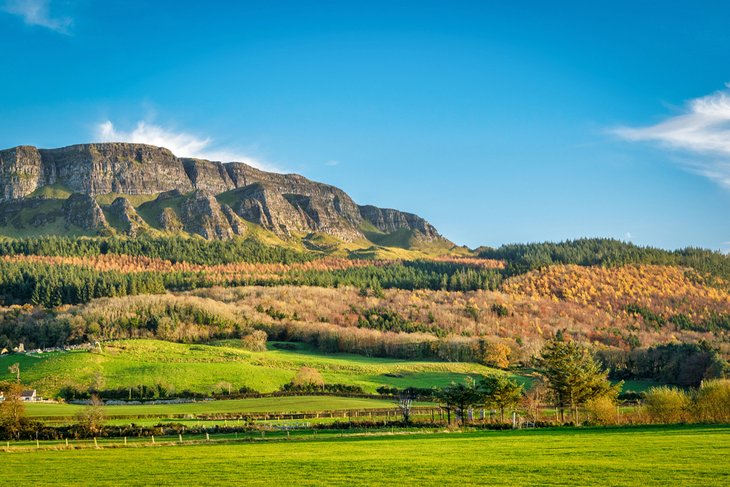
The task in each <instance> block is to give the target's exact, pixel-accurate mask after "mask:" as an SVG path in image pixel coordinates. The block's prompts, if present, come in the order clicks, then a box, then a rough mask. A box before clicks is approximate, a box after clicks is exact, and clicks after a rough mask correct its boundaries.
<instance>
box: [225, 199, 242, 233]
mask: <svg viewBox="0 0 730 487" xmlns="http://www.w3.org/2000/svg"><path fill="white" fill-rule="evenodd" d="M221 211H222V212H223V216H225V217H226V220H228V224H229V225H230V226H231V230H233V233H235V234H236V235H238V236H243V235H246V231H247V230H248V228H247V227H246V222H245V221H243V219H242V218H241V217H240V216H238V215H237V214H236V212H235V211H233V208H231V207H230V206H228V205H223V204H222V205H221Z"/></svg>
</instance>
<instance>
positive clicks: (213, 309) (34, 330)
mask: <svg viewBox="0 0 730 487" xmlns="http://www.w3.org/2000/svg"><path fill="white" fill-rule="evenodd" d="M251 331H252V328H251V326H250V325H249V323H248V321H247V320H246V319H244V318H243V317H241V316H239V315H238V314H237V313H236V311H235V310H232V309H231V307H230V306H228V305H226V304H223V303H218V302H213V301H211V300H207V299H203V298H195V297H177V296H169V295H166V296H137V297H134V298H132V297H122V298H119V299H101V300H99V301H96V302H94V303H93V304H90V305H88V306H85V307H82V308H72V309H70V310H69V311H67V312H62V313H59V312H54V311H42V310H37V309H36V310H34V309H23V308H13V309H10V310H7V311H6V312H4V313H2V314H0V349H2V348H8V349H10V348H13V347H15V346H17V345H18V344H20V343H22V344H24V346H25V348H26V349H27V350H30V349H35V348H51V347H62V346H64V345H72V344H81V343H87V342H91V341H96V340H112V339H124V338H158V339H161V340H168V341H174V342H184V343H192V342H204V341H208V340H214V339H222V338H241V337H244V336H246V335H247V334H248V333H250V332H251Z"/></svg>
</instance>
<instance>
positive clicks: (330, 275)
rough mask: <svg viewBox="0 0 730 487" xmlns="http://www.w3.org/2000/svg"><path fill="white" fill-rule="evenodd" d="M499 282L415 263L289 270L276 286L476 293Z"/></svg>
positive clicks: (479, 272) (492, 274) (452, 267)
mask: <svg viewBox="0 0 730 487" xmlns="http://www.w3.org/2000/svg"><path fill="white" fill-rule="evenodd" d="M501 282H502V273H501V271H500V270H497V269H478V268H473V267H468V266H465V265H462V264H457V263H450V262H436V261H428V260H417V261H405V262H396V263H393V264H390V265H384V266H375V265H373V266H367V267H355V268H350V269H338V270H334V271H320V270H292V271H289V272H288V273H287V274H286V275H285V276H284V277H283V279H282V280H280V281H279V284H290V285H296V286H320V287H340V286H354V287H359V288H367V287H374V288H377V287H381V288H386V289H390V288H395V289H406V290H413V289H431V290H444V291H475V290H478V289H486V290H494V289H497V288H498V287H499V285H500V284H501ZM256 284H262V285H266V284H267V283H266V282H263V283H256Z"/></svg>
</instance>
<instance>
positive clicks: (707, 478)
mask: <svg viewBox="0 0 730 487" xmlns="http://www.w3.org/2000/svg"><path fill="white" fill-rule="evenodd" d="M728 456H730V428H728V427H721V426H716V427H706V426H673V427H640V428H615V429H606V428H585V429H584V428H577V429H552V430H551V429H546V430H521V431H501V432H495V431H475V432H451V433H447V432H439V433H411V434H396V435H389V434H380V435H379V434H376V435H350V436H345V437H342V438H339V437H332V436H327V435H322V436H317V437H313V436H311V435H310V436H309V437H306V438H305V437H303V436H302V437H300V439H294V437H293V438H292V439H291V440H289V441H287V440H284V439H279V440H271V441H267V440H261V441H251V440H250V439H249V440H247V441H238V442H236V441H230V442H226V443H216V442H212V443H210V444H192V445H175V446H172V445H168V446H162V445H160V444H158V445H155V446H152V445H150V444H149V443H147V446H139V443H136V446H129V447H127V448H123V447H122V448H109V447H105V448H101V449H93V448H88V449H71V450H64V449H59V450H44V449H40V450H38V451H35V450H32V449H29V450H28V451H23V452H12V453H4V452H2V451H0V459H1V461H2V464H3V480H4V481H5V482H8V483H9V484H12V485H23V484H29V485H36V484H44V485H80V484H87V485H88V484H94V485H111V484H116V485H118V484H124V485H180V484H187V485H196V484H197V485H200V484H205V485H213V484H224V483H231V482H232V481H235V482H237V483H241V484H244V485H322V484H327V485H386V484H392V483H393V482H396V481H399V482H408V483H410V484H413V485H475V484H482V485H565V484H573V485H702V486H712V485H727V484H728V483H729V482H730V470H728V468H727V458H728Z"/></svg>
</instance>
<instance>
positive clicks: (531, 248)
mask: <svg viewBox="0 0 730 487" xmlns="http://www.w3.org/2000/svg"><path fill="white" fill-rule="evenodd" d="M479 256H480V257H481V258H485V259H499V260H503V261H505V262H506V267H505V271H506V273H507V275H516V274H523V273H525V272H528V271H531V270H533V269H539V268H541V267H545V266H548V265H553V264H576V265H580V266H610V267H616V266H622V265H627V264H650V265H671V266H682V267H691V268H693V269H695V270H697V271H698V272H699V273H700V274H703V275H704V274H710V275H712V276H715V277H720V278H722V279H724V280H726V281H730V257H728V256H727V255H725V254H723V253H721V252H719V251H718V252H713V251H710V250H705V249H698V248H692V247H688V248H686V249H682V250H675V251H668V250H663V249H657V248H653V247H641V246H638V245H634V244H632V243H628V242H622V241H620V240H614V239H605V238H584V239H578V240H567V241H565V242H557V243H552V242H545V243H530V244H510V245H503V246H501V247H499V248H496V249H492V248H486V249H482V250H481V251H480V252H479Z"/></svg>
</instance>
